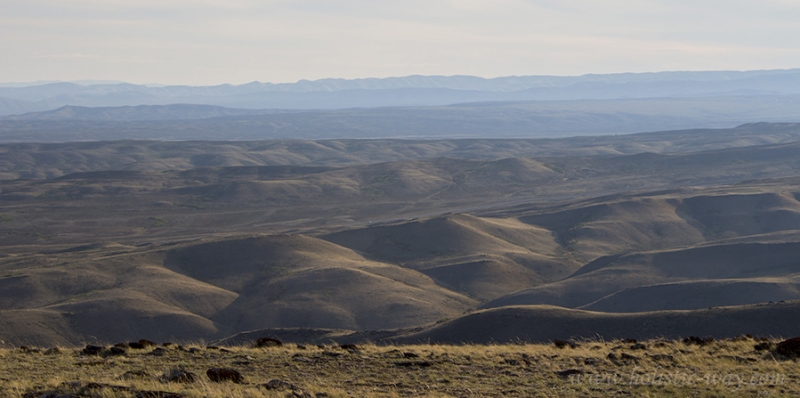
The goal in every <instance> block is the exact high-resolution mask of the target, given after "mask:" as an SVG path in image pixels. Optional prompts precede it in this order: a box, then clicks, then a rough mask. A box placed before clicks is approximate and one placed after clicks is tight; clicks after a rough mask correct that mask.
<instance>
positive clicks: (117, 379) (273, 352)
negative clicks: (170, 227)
mask: <svg viewBox="0 0 800 398" xmlns="http://www.w3.org/2000/svg"><path fill="white" fill-rule="evenodd" d="M776 343H777V342H776V341H767V340H762V339H754V338H752V337H741V338H737V339H729V340H717V341H711V340H704V339H698V338H695V339H691V340H685V341H666V340H651V341H643V342H642V341H640V342H636V341H632V340H623V341H612V342H600V341H582V342H577V343H576V342H571V341H570V342H566V341H558V340H557V341H555V342H554V344H518V345H514V344H507V345H460V346H446V345H408V346H391V345H389V346H377V345H353V344H344V345H330V344H329V345H302V344H297V345H295V344H291V345H290V344H283V345H281V346H273V347H264V348H254V347H213V346H205V345H204V344H194V345H176V344H166V345H149V344H147V343H146V342H145V344H137V343H132V344H119V345H117V346H109V347H93V346H87V347H86V348H82V349H74V348H34V347H20V348H14V349H10V348H6V349H2V351H0V361H2V370H0V388H1V389H2V392H0V396H2V397H140V398H156V397H161V398H166V397H172V398H175V397H417V396H422V397H500V396H510V397H605V396H644V397H660V396H669V397H783V396H799V395H800V384H799V383H798V381H800V380H798V375H800V364H798V361H797V359H796V358H792V357H787V356H784V355H782V354H780V353H779V351H780V349H778V351H776ZM133 347H136V348H133Z"/></svg>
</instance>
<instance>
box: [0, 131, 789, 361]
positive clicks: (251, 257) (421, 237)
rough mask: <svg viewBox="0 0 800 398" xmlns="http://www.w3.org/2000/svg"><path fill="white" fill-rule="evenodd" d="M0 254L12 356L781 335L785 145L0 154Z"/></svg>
mask: <svg viewBox="0 0 800 398" xmlns="http://www.w3.org/2000/svg"><path fill="white" fill-rule="evenodd" d="M0 247H2V251H0V253H2V254H1V256H2V257H0V318H2V319H3V322H2V323H1V324H0V340H2V341H3V342H4V344H6V345H10V346H19V345H22V344H24V345H40V346H51V345H62V346H77V345H81V344H85V343H86V342H99V343H114V342H117V341H124V340H138V339H140V338H146V339H149V340H154V341H207V342H211V341H220V342H229V343H230V342H235V341H244V340H243V339H252V338H253V337H255V336H261V335H269V336H275V337H278V338H281V339H283V340H285V341H307V342H326V341H337V342H356V343H362V342H373V343H379V344H380V343H409V344H411V343H420V342H435V343H442V344H459V343H491V342H517V341H529V342H546V341H551V340H553V339H580V338H600V339H609V340H613V339H620V338H635V339H653V338H661V337H664V338H670V339H675V338H682V337H687V336H695V335H697V336H714V337H718V338H725V337H735V336H739V335H742V334H748V333H749V334H754V335H758V336H774V337H779V336H784V337H792V336H791V335H792V334H796V331H797V330H799V329H800V320H799V319H798V318H797V317H796V313H797V311H798V309H800V260H798V255H797V254H798V253H800V125H797V124H766V123H760V124H750V125H743V126H740V127H737V128H733V129H716V130H682V131H669V132H658V133H646V134H634V135H620V136H602V137H573V138H565V139H539V140H524V139H502V140H501V139H498V140H492V139H463V140H457V139H450V140H429V141H425V140H320V141H303V140H293V141H281V140H274V141H238V142H227V141H219V142H213V141H187V142H168V141H107V142H69V143H48V144H35V143H18V144H13V143H9V144H0ZM237 339H238V340H237Z"/></svg>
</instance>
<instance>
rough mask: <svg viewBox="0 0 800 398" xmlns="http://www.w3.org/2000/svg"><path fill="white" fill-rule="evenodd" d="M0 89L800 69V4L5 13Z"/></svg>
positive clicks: (557, 3) (532, 1)
mask: <svg viewBox="0 0 800 398" xmlns="http://www.w3.org/2000/svg"><path fill="white" fill-rule="evenodd" d="M0 38H2V40H0V82H32V81H50V80H62V81H75V80H119V81H127V82H131V83H137V84H147V83H159V84H186V85H215V84H222V83H229V84H242V83H247V82H252V81H261V82H273V83H280V82H294V81H297V80H300V79H309V80H316V79H321V78H346V79H354V78H368V77H390V76H408V75H448V76H449V75H474V76H482V77H498V76H511V75H561V76H566V75H582V74H587V73H620V72H657V71H675V70H693V71H695V70H696V71H699V70H755V69H791V68H797V67H800V1H797V0H759V1H753V0H402V1H399V0H370V1H362V0H327V1H326V0H291V1H283V0H2V2H0Z"/></svg>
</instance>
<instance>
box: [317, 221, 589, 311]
mask: <svg viewBox="0 0 800 398" xmlns="http://www.w3.org/2000/svg"><path fill="white" fill-rule="evenodd" d="M323 238H324V239H326V240H329V241H331V242H334V243H337V244H339V245H342V246H345V247H349V248H351V249H353V250H356V251H357V252H359V253H363V254H364V255H365V256H367V257H368V258H372V259H375V260H378V261H385V262H390V263H396V264H399V265H401V266H403V267H406V268H410V269H414V270H417V271H420V272H422V273H425V274H426V275H429V276H430V277H432V278H433V279H434V280H436V281H437V283H439V284H440V285H442V286H445V287H448V288H450V289H453V290H455V291H458V292H461V293H464V294H466V295H468V296H470V297H474V298H476V299H478V300H481V301H485V300H488V299H492V298H495V297H497V296H499V295H501V294H504V293H509V292H511V291H514V290H516V289H517V288H519V287H521V286H531V285H536V284H541V283H544V282H548V281H554V280H557V279H560V278H563V277H565V276H566V275H568V274H569V273H570V272H572V271H573V270H575V269H576V267H577V264H576V263H574V262H573V261H572V260H570V259H568V258H565V257H563V256H561V248H560V246H559V245H558V244H557V243H556V242H555V241H554V240H553V237H552V235H551V233H550V231H547V230H544V229H541V228H536V227H531V226H529V225H525V224H523V223H520V222H517V221H515V220H505V219H482V218H478V217H473V216H466V215H459V216H451V217H446V218H434V219H429V220H423V221H413V222H410V223H404V224H399V225H394V226H379V227H372V228H364V229H358V230H350V231H344V232H340V233H335V234H331V235H325V236H323Z"/></svg>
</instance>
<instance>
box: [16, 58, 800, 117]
mask: <svg viewBox="0 0 800 398" xmlns="http://www.w3.org/2000/svg"><path fill="white" fill-rule="evenodd" d="M797 94H800V69H790V70H767V71H748V72H734V71H723V72H659V73H622V74H607V75H584V76H567V77H565V76H511V77H499V78H493V79H485V78H480V77H474V76H407V77H393V78H383V79H377V78H374V79H355V80H345V79H322V80H316V81H308V80H301V81H298V82H296V83H280V84H273V83H260V82H252V83H248V84H242V85H228V84H224V85H218V86H205V87H193V86H163V87H156V86H150V85H135V84H128V83H111V84H85V85H84V84H75V83H47V84H41V85H31V86H20V85H18V84H0V116H3V115H19V114H23V113H27V112H39V111H47V110H53V109H57V108H60V107H63V106H66V105H70V106H84V107H117V106H137V105H168V104H178V103H180V104H197V105H214V106H223V107H229V108H242V109H343V108H374V107H387V106H439V105H450V104H456V103H468V102H493V101H552V100H558V101H562V100H580V99H624V98H664V97H706V96H731V95H735V96H762V95H773V96H774V95H797Z"/></svg>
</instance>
